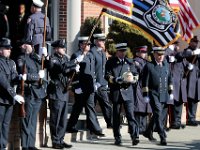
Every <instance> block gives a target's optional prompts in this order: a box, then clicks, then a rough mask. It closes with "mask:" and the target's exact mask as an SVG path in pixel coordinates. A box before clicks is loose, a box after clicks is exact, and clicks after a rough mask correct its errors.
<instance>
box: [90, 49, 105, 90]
mask: <svg viewBox="0 0 200 150" xmlns="http://www.w3.org/2000/svg"><path fill="white" fill-rule="evenodd" d="M91 53H92V54H93V55H94V58H95V59H96V61H95V79H96V82H98V83H100V84H101V85H102V86H106V85H108V82H107V81H106V80H105V78H104V75H105V65H106V54H105V53H104V52H103V51H102V50H101V49H100V50H98V48H97V47H93V48H92V49H91Z"/></svg>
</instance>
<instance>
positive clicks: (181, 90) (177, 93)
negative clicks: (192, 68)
mask: <svg viewBox="0 0 200 150" xmlns="http://www.w3.org/2000/svg"><path fill="white" fill-rule="evenodd" d="M176 59H177V60H176V61H175V62H174V63H172V64H171V72H172V77H173V85H174V91H173V94H174V100H176V101H180V100H181V101H182V102H187V79H186V78H185V70H186V67H187V64H188V62H187V61H186V60H185V59H183V58H181V57H178V56H176Z"/></svg>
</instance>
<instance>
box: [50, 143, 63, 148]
mask: <svg viewBox="0 0 200 150" xmlns="http://www.w3.org/2000/svg"><path fill="white" fill-rule="evenodd" d="M52 145H53V146H52V147H53V148H54V149H63V148H64V146H63V145H62V144H56V143H54V144H52Z"/></svg>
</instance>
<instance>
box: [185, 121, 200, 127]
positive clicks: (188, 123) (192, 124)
mask: <svg viewBox="0 0 200 150" xmlns="http://www.w3.org/2000/svg"><path fill="white" fill-rule="evenodd" d="M186 125H188V126H198V123H197V122H196V121H188V122H187V123H186Z"/></svg>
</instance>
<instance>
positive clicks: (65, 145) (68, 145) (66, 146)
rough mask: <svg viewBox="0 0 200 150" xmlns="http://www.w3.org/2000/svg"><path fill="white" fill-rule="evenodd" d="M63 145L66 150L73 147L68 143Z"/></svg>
mask: <svg viewBox="0 0 200 150" xmlns="http://www.w3.org/2000/svg"><path fill="white" fill-rule="evenodd" d="M62 145H63V146H64V148H71V147H72V145H70V144H67V143H62Z"/></svg>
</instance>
